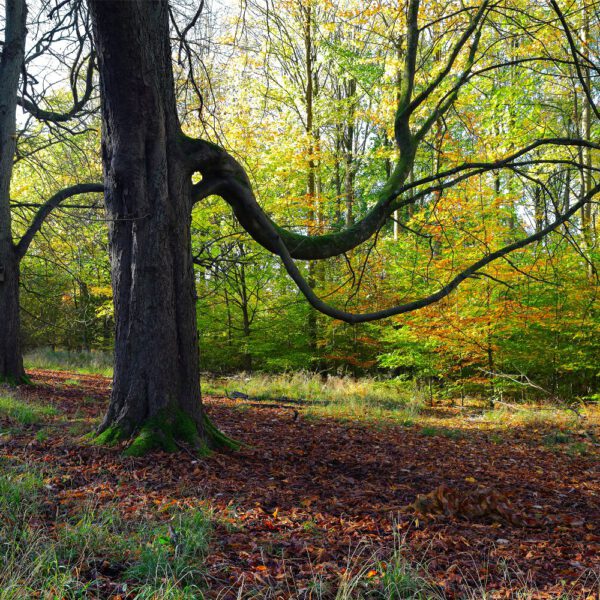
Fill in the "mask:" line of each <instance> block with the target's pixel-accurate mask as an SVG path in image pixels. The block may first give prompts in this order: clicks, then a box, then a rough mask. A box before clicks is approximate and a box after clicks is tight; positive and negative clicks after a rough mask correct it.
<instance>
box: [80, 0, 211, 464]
mask: <svg viewBox="0 0 600 600" xmlns="http://www.w3.org/2000/svg"><path fill="white" fill-rule="evenodd" d="M90 8H91V12H92V16H93V22H94V34H95V39H96V47H97V51H98V59H99V67H100V83H101V89H102V114H103V125H104V127H103V142H102V152H103V161H104V176H105V189H106V192H105V194H106V196H105V199H106V210H107V214H108V217H109V219H110V226H109V242H110V254H111V266H112V283H113V293H114V305H115V321H116V334H115V366H114V369H115V370H114V381H113V390H112V396H111V401H110V406H109V409H108V413H107V415H106V417H105V419H104V422H103V424H102V425H101V428H100V432H101V436H100V439H101V440H104V441H113V440H116V439H120V438H125V437H132V436H136V437H135V441H134V442H133V444H132V445H131V446H130V453H132V454H137V453H143V452H145V451H147V450H149V449H151V448H154V447H162V448H164V449H167V450H173V449H174V448H175V446H176V444H177V440H178V438H179V439H182V440H185V441H186V442H188V443H192V444H194V445H195V446H197V447H200V446H204V445H205V444H207V443H209V444H210V443H211V441H213V442H214V437H215V436H214V435H212V434H213V433H216V432H215V431H214V428H212V426H211V425H210V423H209V421H208V420H207V419H206V418H205V416H204V413H203V409H202V404H201V398H200V372H199V360H198V339H197V325H196V310H195V299H196V293H195V280H194V272H193V263H192V254H191V237H190V221H191V216H190V215H191V207H192V202H191V189H192V187H191V186H192V182H191V172H190V171H189V167H188V165H187V162H186V160H185V157H184V156H183V154H182V152H181V151H180V143H179V142H180V138H181V133H180V126H179V122H178V119H177V112H176V105H175V96H174V86H173V79H172V70H171V69H172V67H171V51H170V47H169V31H168V7H167V3H166V2H165V1H155V2H147V1H143V0H131V1H129V2H119V1H112V0H90Z"/></svg>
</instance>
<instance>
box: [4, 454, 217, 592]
mask: <svg viewBox="0 0 600 600" xmlns="http://www.w3.org/2000/svg"><path fill="white" fill-rule="evenodd" d="M0 467H1V468H0V515H2V519H0V600H17V599H19V600H21V599H22V598H30V597H40V598H56V599H58V598H60V599H61V600H62V599H69V600H70V599H75V598H88V597H89V598H95V597H100V596H98V589H99V588H98V582H97V581H96V580H95V577H94V575H93V573H94V572H95V570H99V571H100V572H101V571H102V569H108V570H109V572H110V577H111V579H112V580H113V581H115V582H117V583H118V584H119V585H120V587H121V588H123V586H124V589H126V590H127V592H128V596H127V597H128V598H135V599H144V598H148V599H150V598H171V599H173V600H180V599H181V600H183V599H186V598H190V599H191V598H202V597H203V596H202V589H203V587H204V577H203V565H204V558H205V557H206V555H207V552H208V548H209V541H210V535H211V528H212V515H211V514H209V513H208V512H207V511H205V510H204V509H201V510H192V509H189V510H186V511H184V512H172V513H166V514H164V515H162V516H161V517H160V518H159V517H158V516H157V515H149V514H145V515H144V516H142V517H139V518H136V519H133V520H132V519H125V518H124V517H123V516H122V515H121V514H120V513H119V511H118V510H117V509H116V508H112V509H94V507H90V506H85V507H83V508H82V509H81V510H79V511H78V512H76V513H75V514H69V515H66V514H65V513H64V511H58V512H53V513H52V514H51V515H48V514H47V512H45V508H44V501H45V499H46V495H47V490H46V489H45V483H44V481H45V479H44V476H43V474H41V473H39V472H37V471H36V470H35V468H33V467H32V466H31V465H28V464H25V463H18V462H15V461H9V460H3V461H1V463H0Z"/></svg>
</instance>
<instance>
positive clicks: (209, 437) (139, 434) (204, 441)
mask: <svg viewBox="0 0 600 600" xmlns="http://www.w3.org/2000/svg"><path fill="white" fill-rule="evenodd" d="M203 429H204V436H201V435H200V434H199V433H198V428H197V426H196V423H195V422H194V420H193V419H192V418H191V417H190V416H188V415H187V414H186V413H185V412H184V411H182V410H180V409H177V410H175V411H169V410H167V409H164V410H162V411H160V412H159V413H158V414H156V415H155V416H154V417H151V418H150V419H147V420H146V421H145V422H144V423H143V425H142V426H141V427H139V428H138V429H137V430H136V432H135V433H134V435H133V436H131V435H130V434H129V433H128V431H127V429H126V428H125V427H123V426H121V425H112V426H110V427H108V428H107V429H105V430H104V431H102V432H101V433H99V434H98V435H97V436H95V438H94V443H96V444H101V445H109V446H111V445H115V444H118V443H119V442H122V441H125V440H127V439H129V438H131V443H130V444H129V445H128V446H127V448H126V449H125V451H124V454H125V456H144V455H145V454H148V453H149V452H151V451H153V450H163V451H164V452H177V450H178V449H180V447H181V445H182V444H185V446H186V447H190V449H191V450H192V451H193V452H195V453H196V454H197V455H198V456H206V455H208V454H210V452H211V450H225V449H228V450H239V449H240V448H241V446H242V444H241V443H240V442H237V441H236V440H234V439H232V438H230V437H228V436H226V435H225V434H224V433H222V432H221V431H219V429H217V428H216V427H215V425H214V424H213V423H212V421H211V420H210V419H209V418H208V416H207V415H206V414H205V415H204V416H203Z"/></svg>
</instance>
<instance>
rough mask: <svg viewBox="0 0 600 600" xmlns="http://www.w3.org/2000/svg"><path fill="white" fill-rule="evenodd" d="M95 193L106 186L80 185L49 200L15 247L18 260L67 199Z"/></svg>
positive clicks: (101, 190)
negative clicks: (51, 214) (45, 222)
mask: <svg viewBox="0 0 600 600" xmlns="http://www.w3.org/2000/svg"><path fill="white" fill-rule="evenodd" d="M94 192H97V193H101V192H104V186H103V185H102V184H101V183H78V184H76V185H72V186H70V187H67V188H64V189H62V190H60V192H56V194H54V195H53V196H52V197H51V198H49V199H48V201H47V202H45V203H44V204H43V205H42V206H41V207H40V208H39V210H38V211H37V212H36V214H35V217H34V218H33V221H32V222H31V225H30V226H29V228H28V229H27V231H26V232H25V234H24V235H23V237H22V238H21V239H20V240H19V243H18V244H17V245H16V246H15V253H16V255H17V260H21V259H22V258H23V257H24V256H25V254H26V253H27V250H28V249H29V245H30V244H31V241H32V240H33V238H34V236H35V234H36V233H37V232H38V231H39V230H40V229H41V228H42V225H43V224H44V221H45V220H46V218H47V217H48V215H49V214H50V213H51V212H52V211H53V210H54V209H55V208H56V207H57V206H58V205H59V204H60V203H61V202H63V201H64V200H66V199H67V198H71V197H73V196H77V195H78V194H90V193H94Z"/></svg>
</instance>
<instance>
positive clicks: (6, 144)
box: [0, 0, 27, 383]
mask: <svg viewBox="0 0 600 600" xmlns="http://www.w3.org/2000/svg"><path fill="white" fill-rule="evenodd" d="M26 13H27V10H26V6H25V2H24V1H23V0H7V2H6V13H5V16H6V29H5V36H4V37H5V39H4V46H3V48H2V55H1V57H0V380H4V381H9V382H11V383H18V382H20V381H22V380H23V379H24V378H25V371H24V370H23V358H22V356H21V342H20V335H21V332H20V320H19V260H18V258H17V254H16V251H15V246H14V244H13V240H12V227H11V217H10V180H11V177H12V170H13V162H14V157H15V149H16V135H15V133H16V130H15V124H16V106H17V91H18V85H19V75H20V72H21V67H22V65H23V53H24V51H25V35H26V29H25V18H26Z"/></svg>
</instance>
